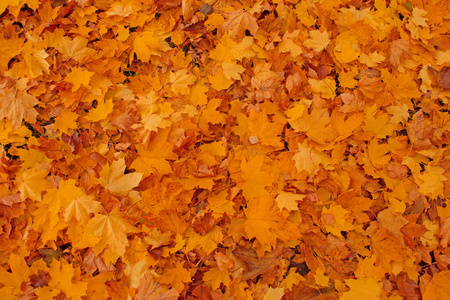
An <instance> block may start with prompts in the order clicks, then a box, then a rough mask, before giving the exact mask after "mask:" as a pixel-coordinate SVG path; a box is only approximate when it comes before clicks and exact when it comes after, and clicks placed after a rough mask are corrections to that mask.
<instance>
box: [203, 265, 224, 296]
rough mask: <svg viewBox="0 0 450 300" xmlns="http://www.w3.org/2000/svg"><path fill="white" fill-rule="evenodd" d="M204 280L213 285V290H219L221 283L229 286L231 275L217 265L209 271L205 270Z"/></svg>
mask: <svg viewBox="0 0 450 300" xmlns="http://www.w3.org/2000/svg"><path fill="white" fill-rule="evenodd" d="M203 280H204V281H205V282H206V283H207V284H209V285H210V286H211V289H212V290H213V291H214V290H217V289H218V288H219V287H220V284H221V283H223V284H224V285H225V286H228V285H229V284H230V282H231V279H230V276H229V275H228V274H226V273H224V272H222V271H220V269H219V268H217V267H215V268H211V269H210V270H209V271H207V272H205V275H203Z"/></svg>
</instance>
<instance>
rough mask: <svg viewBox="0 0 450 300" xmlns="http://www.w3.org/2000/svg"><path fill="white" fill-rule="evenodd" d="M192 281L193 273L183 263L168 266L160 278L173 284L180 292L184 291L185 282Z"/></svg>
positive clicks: (161, 281) (166, 282)
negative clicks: (173, 266)
mask: <svg viewBox="0 0 450 300" xmlns="http://www.w3.org/2000/svg"><path fill="white" fill-rule="evenodd" d="M191 281H192V280H191V273H190V272H189V271H188V270H186V269H185V268H183V264H181V263H178V264H177V266H176V267H175V268H167V269H166V270H165V272H164V273H163V276H162V277H161V279H160V280H159V282H160V283H163V284H171V285H172V287H174V288H175V289H176V290H177V291H178V292H182V291H183V289H184V284H185V283H188V282H191Z"/></svg>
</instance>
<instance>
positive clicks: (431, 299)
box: [423, 270, 450, 300]
mask: <svg viewBox="0 0 450 300" xmlns="http://www.w3.org/2000/svg"><path fill="white" fill-rule="evenodd" d="M449 298H450V271H448V270H444V271H441V272H439V273H436V274H434V276H433V279H431V281H430V282H429V283H428V284H427V286H426V287H425V292H424V293H423V300H435V299H449Z"/></svg>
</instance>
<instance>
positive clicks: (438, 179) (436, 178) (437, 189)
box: [414, 165, 447, 199]
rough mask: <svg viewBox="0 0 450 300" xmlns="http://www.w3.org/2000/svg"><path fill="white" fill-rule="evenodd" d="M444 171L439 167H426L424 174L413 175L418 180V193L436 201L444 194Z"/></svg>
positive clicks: (445, 178)
mask: <svg viewBox="0 0 450 300" xmlns="http://www.w3.org/2000/svg"><path fill="white" fill-rule="evenodd" d="M444 172H445V170H444V169H443V168H441V167H435V166H432V165H428V166H427V167H426V170H425V172H423V173H421V174H419V175H415V176H414V177H415V178H417V179H418V182H417V183H418V184H419V192H420V193H421V194H422V195H425V196H430V197H431V198H433V199H436V198H437V197H438V196H442V195H443V194H444V181H446V180H447V177H445V176H444V175H443V174H444Z"/></svg>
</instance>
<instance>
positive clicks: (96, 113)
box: [85, 99, 114, 122]
mask: <svg viewBox="0 0 450 300" xmlns="http://www.w3.org/2000/svg"><path fill="white" fill-rule="evenodd" d="M113 108H114V103H113V101H112V99H108V100H106V99H105V100H104V101H101V102H99V103H98V105H97V107H96V108H94V109H92V110H90V111H89V113H88V114H87V116H86V117H85V118H86V119H87V120H89V121H92V122H98V121H102V120H104V119H106V118H107V116H108V115H109V114H110V113H111V112H112V110H113Z"/></svg>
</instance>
